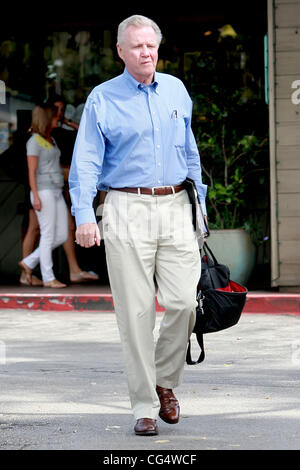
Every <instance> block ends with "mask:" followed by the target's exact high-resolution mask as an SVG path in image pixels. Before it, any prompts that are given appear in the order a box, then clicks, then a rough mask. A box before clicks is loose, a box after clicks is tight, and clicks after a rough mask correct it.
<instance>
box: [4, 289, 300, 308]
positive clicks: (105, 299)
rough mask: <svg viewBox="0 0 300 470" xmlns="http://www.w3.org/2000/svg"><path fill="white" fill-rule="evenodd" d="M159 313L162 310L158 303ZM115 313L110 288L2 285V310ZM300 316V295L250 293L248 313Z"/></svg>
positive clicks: (247, 303) (247, 306) (247, 305)
mask: <svg viewBox="0 0 300 470" xmlns="http://www.w3.org/2000/svg"><path fill="white" fill-rule="evenodd" d="M156 307H157V311H158V312H159V311H162V308H161V307H160V305H159V304H158V303H157V304H156ZM16 308H17V309H25V310H44V311H48V310H51V311H53V310H56V311H63V310H64V311H74V310H75V311H97V312H113V310H114V306H113V299H112V295H111V290H110V287H109V286H107V285H99V284H95V285H91V284H86V285H84V284H78V285H72V286H68V287H66V288H64V289H51V288H44V287H35V288H34V287H24V286H19V285H17V286H1V287H0V309H16ZM258 312H259V313H265V314H271V313H272V314H281V313H283V312H284V313H285V314H292V315H300V293H298V294H289V293H280V292H269V291H268V292H267V291H266V292H263V291H250V292H249V293H248V295H247V302H246V305H245V308H244V313H258Z"/></svg>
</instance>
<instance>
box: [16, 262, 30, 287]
mask: <svg viewBox="0 0 300 470" xmlns="http://www.w3.org/2000/svg"><path fill="white" fill-rule="evenodd" d="M18 264H19V266H20V268H21V269H22V274H21V278H20V282H21V284H25V285H26V286H32V269H30V268H29V267H28V266H26V264H25V263H23V261H19V263H18ZM21 279H22V281H23V282H22V281H21Z"/></svg>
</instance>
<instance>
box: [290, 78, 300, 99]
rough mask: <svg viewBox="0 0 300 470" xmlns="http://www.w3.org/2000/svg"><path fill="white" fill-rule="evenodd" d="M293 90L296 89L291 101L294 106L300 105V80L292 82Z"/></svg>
mask: <svg viewBox="0 0 300 470" xmlns="http://www.w3.org/2000/svg"><path fill="white" fill-rule="evenodd" d="M291 88H295V91H293V93H292V95H291V100H292V103H293V104H300V80H294V81H293V82H292V85H291Z"/></svg>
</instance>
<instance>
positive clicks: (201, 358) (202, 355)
mask: <svg viewBox="0 0 300 470" xmlns="http://www.w3.org/2000/svg"><path fill="white" fill-rule="evenodd" d="M196 338H197V341H198V344H199V346H200V349H201V353H200V356H199V357H198V359H197V361H192V357H191V340H189V343H188V348H187V352H186V363H187V364H189V365H194V364H200V362H203V361H204V359H205V351H204V342H203V334H202V333H196Z"/></svg>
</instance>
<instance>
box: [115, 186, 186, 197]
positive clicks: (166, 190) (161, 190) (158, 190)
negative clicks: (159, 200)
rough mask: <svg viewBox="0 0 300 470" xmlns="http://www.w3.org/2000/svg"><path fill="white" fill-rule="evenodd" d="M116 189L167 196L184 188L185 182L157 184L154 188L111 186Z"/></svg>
mask: <svg viewBox="0 0 300 470" xmlns="http://www.w3.org/2000/svg"><path fill="white" fill-rule="evenodd" d="M110 189H112V190H114V191H124V192H126V193H135V194H150V195H152V196H167V195H168V194H175V193H179V191H182V190H183V189H184V186H183V184H178V185H177V186H155V187H154V188H110Z"/></svg>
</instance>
